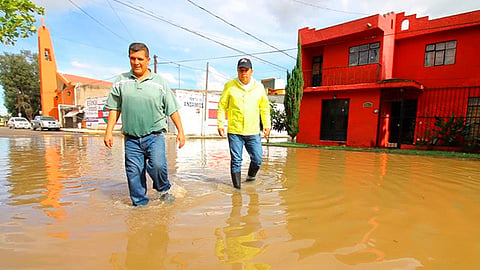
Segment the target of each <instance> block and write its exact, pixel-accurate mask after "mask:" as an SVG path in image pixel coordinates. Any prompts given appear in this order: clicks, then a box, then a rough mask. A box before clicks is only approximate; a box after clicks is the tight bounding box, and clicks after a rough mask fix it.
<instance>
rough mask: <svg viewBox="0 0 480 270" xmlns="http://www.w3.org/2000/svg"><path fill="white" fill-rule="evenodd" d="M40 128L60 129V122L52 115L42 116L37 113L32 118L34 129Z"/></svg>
mask: <svg viewBox="0 0 480 270" xmlns="http://www.w3.org/2000/svg"><path fill="white" fill-rule="evenodd" d="M37 128H38V129H40V130H44V129H46V130H50V129H54V130H60V123H59V122H58V121H57V120H56V119H55V118H53V117H51V116H41V115H37V116H35V118H34V119H33V120H32V129H33V130H35V129H37Z"/></svg>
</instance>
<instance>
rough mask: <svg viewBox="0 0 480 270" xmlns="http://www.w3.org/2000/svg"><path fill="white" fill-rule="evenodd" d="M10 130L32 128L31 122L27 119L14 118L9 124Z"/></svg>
mask: <svg viewBox="0 0 480 270" xmlns="http://www.w3.org/2000/svg"><path fill="white" fill-rule="evenodd" d="M7 127H9V128H31V127H32V126H31V125H30V122H28V120H27V119H26V118H25V117H12V118H10V120H8V122H7Z"/></svg>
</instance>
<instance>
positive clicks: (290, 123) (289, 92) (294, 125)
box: [283, 37, 303, 141]
mask: <svg viewBox="0 0 480 270" xmlns="http://www.w3.org/2000/svg"><path fill="white" fill-rule="evenodd" d="M302 96H303V74H302V50H301V43H300V37H299V38H298V49H297V64H296V65H295V67H294V68H293V70H292V73H290V72H289V71H288V70H287V85H286V87H285V99H284V101H283V104H284V105H285V128H286V130H287V133H288V135H289V136H290V137H291V138H292V141H295V137H296V136H297V134H298V119H299V118H300V101H301V100H302Z"/></svg>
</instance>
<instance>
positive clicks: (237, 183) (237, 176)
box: [231, 172, 242, 189]
mask: <svg viewBox="0 0 480 270" xmlns="http://www.w3.org/2000/svg"><path fill="white" fill-rule="evenodd" d="M231 174H232V183H233V186H234V187H235V188H237V189H240V188H241V186H242V173H241V172H236V173H231Z"/></svg>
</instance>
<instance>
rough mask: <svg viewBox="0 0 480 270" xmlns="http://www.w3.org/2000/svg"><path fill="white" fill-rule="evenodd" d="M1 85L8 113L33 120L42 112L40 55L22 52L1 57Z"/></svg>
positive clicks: (5, 54)
mask: <svg viewBox="0 0 480 270" xmlns="http://www.w3.org/2000/svg"><path fill="white" fill-rule="evenodd" d="M0 85H2V87H3V90H4V95H5V107H6V108H7V109H8V112H9V113H11V114H12V115H15V116H16V115H18V114H19V113H21V114H22V116H25V117H27V118H28V119H32V118H33V116H35V115H36V114H38V112H39V111H40V110H41V100H40V75H39V69H38V54H36V53H35V54H32V53H31V52H30V51H21V52H20V53H19V54H9V53H4V55H0Z"/></svg>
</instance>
